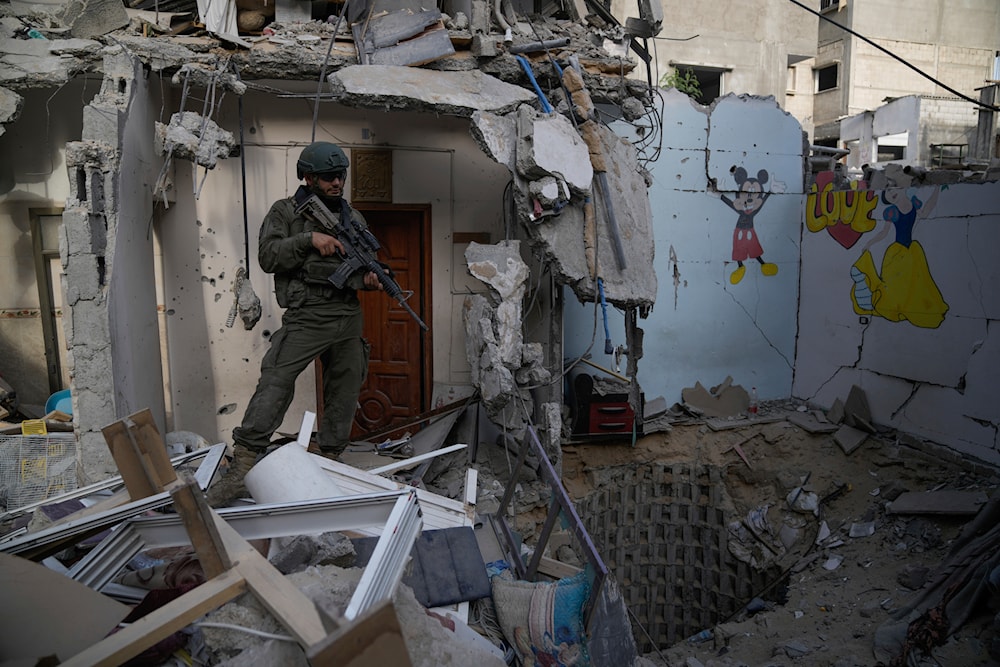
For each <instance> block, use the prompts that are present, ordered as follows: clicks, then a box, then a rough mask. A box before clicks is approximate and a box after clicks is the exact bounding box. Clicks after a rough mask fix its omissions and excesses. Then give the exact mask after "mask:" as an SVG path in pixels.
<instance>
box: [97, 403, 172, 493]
mask: <svg viewBox="0 0 1000 667" xmlns="http://www.w3.org/2000/svg"><path fill="white" fill-rule="evenodd" d="M101 432H102V433H103V434H104V440H105V441H106V442H107V443H108V447H109V448H110V449H111V456H112V457H113V458H114V460H115V465H117V466H118V471H119V472H120V473H121V476H122V479H123V480H124V482H125V488H127V489H128V493H129V497H131V498H132V500H139V499H140V498H146V497H148V496H152V495H155V494H157V493H160V492H162V491H163V487H164V486H166V485H167V484H170V483H171V482H174V481H176V480H177V472H176V471H175V470H174V468H173V466H172V465H171V464H170V457H169V456H168V455H167V448H166V445H164V444H163V439H162V438H161V437H160V433H159V431H158V430H157V428H156V423H155V422H154V421H153V414H152V413H151V412H150V411H149V409H148V408H147V409H145V410H141V411H139V412H137V413H135V414H133V415H129V416H128V417H126V418H125V419H121V420H119V421H116V422H114V423H113V424H109V425H108V426H105V427H104V428H103V429H101Z"/></svg>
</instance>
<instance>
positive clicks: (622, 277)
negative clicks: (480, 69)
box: [471, 106, 657, 310]
mask: <svg viewBox="0 0 1000 667" xmlns="http://www.w3.org/2000/svg"><path fill="white" fill-rule="evenodd" d="M471 121H472V135H473V137H474V138H475V140H476V142H477V143H478V144H479V146H480V147H481V148H482V149H483V150H484V152H485V153H486V154H487V155H489V156H490V157H492V158H493V159H494V160H496V161H497V162H498V163H500V164H504V165H505V166H507V167H508V168H509V169H510V170H511V173H512V175H513V176H514V182H515V185H516V187H515V190H514V196H515V201H516V202H517V204H518V206H517V213H518V216H519V218H520V221H521V222H522V223H523V225H524V227H525V229H526V230H527V232H528V235H529V238H530V239H531V241H532V242H533V244H534V245H535V246H536V248H535V249H536V250H537V251H540V252H541V254H542V255H544V257H545V259H546V260H551V261H552V265H553V271H554V272H555V273H556V274H557V275H558V276H559V278H560V279H561V282H564V283H565V284H567V285H569V286H570V287H571V288H572V289H573V291H574V293H575V294H576V296H577V298H578V299H579V300H580V301H582V302H592V301H594V300H595V299H596V298H597V285H596V280H595V276H594V275H592V272H591V268H590V265H589V262H588V260H587V245H588V244H589V243H591V244H593V245H594V246H596V251H597V252H596V254H597V276H596V277H600V278H601V279H602V280H603V283H604V291H605V297H606V299H607V301H608V302H609V303H613V304H615V305H618V306H622V307H638V308H640V309H643V310H644V309H648V308H651V307H652V305H653V303H654V302H655V300H656V289H657V281H656V272H655V271H654V269H653V253H654V243H653V216H652V210H651V208H650V205H649V197H648V194H647V187H648V183H647V180H646V176H645V174H644V173H641V172H640V170H639V167H638V158H637V155H636V152H635V148H634V147H633V146H632V144H630V143H629V142H628V141H626V140H624V139H622V138H620V137H619V136H618V135H616V134H615V133H614V132H613V131H611V130H610V129H608V128H606V127H603V126H598V128H597V131H598V135H599V137H600V141H601V145H602V148H603V150H604V155H605V159H606V164H607V165H608V172H607V174H606V175H607V180H608V184H609V187H608V190H609V191H610V192H608V193H605V192H603V191H600V189H599V188H593V186H592V184H591V183H590V182H589V181H588V180H587V174H589V175H590V176H591V179H590V180H593V178H592V177H593V173H594V172H593V170H592V169H591V168H590V166H591V165H590V158H589V152H588V149H587V146H586V144H584V143H583V141H582V139H580V138H579V135H578V134H576V131H575V130H574V129H573V127H572V125H571V123H570V121H569V120H567V119H566V118H564V117H562V116H555V115H545V114H540V113H537V112H535V111H534V110H533V109H531V108H530V107H526V106H522V107H521V108H520V109H519V110H518V114H517V120H516V122H515V121H512V120H511V119H510V118H509V117H508V118H498V117H496V116H494V115H492V114H489V113H478V114H474V115H473V117H472V119H471ZM539 144H540V145H541V148H544V150H541V148H540V147H539ZM581 163H582V166H581ZM567 174H568V175H571V176H570V177H569V178H567V176H566V175H567ZM570 178H571V179H572V181H570ZM547 179H554V180H555V181H556V182H557V183H558V182H568V185H569V187H570V190H571V192H570V195H571V196H570V198H569V201H568V202H565V204H564V205H563V206H562V207H561V208H560V209H559V210H549V211H542V214H541V215H538V209H537V208H536V206H535V201H534V198H533V194H534V191H535V189H537V188H538V187H539V186H537V185H534V186H533V185H532V184H533V183H536V182H539V181H544V182H546V183H547V182H548V180H547ZM595 182H596V181H595ZM587 188H591V195H590V196H591V201H592V203H593V211H594V216H595V231H594V233H595V238H594V239H593V240H591V239H587V238H585V232H584V230H585V228H586V225H585V204H587V203H588V202H587V197H586V194H585V193H586V192H587ZM609 203H610V207H611V209H612V211H613V214H614V219H615V221H616V223H617V227H618V233H619V236H620V238H621V241H622V245H623V248H624V252H625V256H626V257H627V258H628V264H627V267H626V269H625V270H621V269H619V267H618V264H617V260H616V258H615V253H614V249H613V236H612V231H611V228H610V225H609V221H610V219H611V218H610V217H609V215H608V207H607V204H609Z"/></svg>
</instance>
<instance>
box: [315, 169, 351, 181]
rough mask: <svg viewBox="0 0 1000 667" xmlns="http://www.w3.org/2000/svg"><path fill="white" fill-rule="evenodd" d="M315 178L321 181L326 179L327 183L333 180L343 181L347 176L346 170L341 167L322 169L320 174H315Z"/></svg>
mask: <svg viewBox="0 0 1000 667" xmlns="http://www.w3.org/2000/svg"><path fill="white" fill-rule="evenodd" d="M316 178H318V179H319V180H321V181H326V182H327V183H333V182H334V181H337V180H340V181H343V180H345V179H346V178H347V172H346V171H344V170H343V169H339V170H337V171H324V172H323V173H322V174H316Z"/></svg>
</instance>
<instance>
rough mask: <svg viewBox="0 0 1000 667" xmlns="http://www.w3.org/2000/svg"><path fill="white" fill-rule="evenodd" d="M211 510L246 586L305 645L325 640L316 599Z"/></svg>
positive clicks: (211, 514) (225, 546) (325, 634)
mask: <svg viewBox="0 0 1000 667" xmlns="http://www.w3.org/2000/svg"><path fill="white" fill-rule="evenodd" d="M209 512H210V516H211V517H212V519H213V520H214V521H215V528H216V530H217V531H218V533H219V537H220V538H221V540H222V544H223V547H224V551H225V553H226V554H227V555H228V557H229V559H230V560H231V561H233V562H234V563H235V565H234V566H233V570H230V572H232V571H236V572H238V573H239V574H240V576H241V577H243V578H244V579H245V580H246V585H247V587H248V588H249V589H250V590H251V591H253V592H254V594H255V595H256V596H257V599H258V600H260V602H261V604H263V605H264V607H266V608H267V610H268V611H270V612H271V613H272V614H274V617H275V618H276V619H278V621H279V622H280V623H281V624H282V625H284V626H285V628H286V629H287V630H288V631H289V632H291V633H292V635H293V636H294V637H295V639H296V640H297V641H298V642H299V644H301V645H302V646H303V647H308V646H312V645H313V644H315V643H317V642H319V641H321V640H323V639H324V638H325V637H326V636H327V632H326V628H325V627H324V625H323V620H322V618H321V617H320V615H319V611H318V610H317V609H316V605H315V604H313V601H312V600H310V599H309V598H308V597H306V595H305V593H303V592H302V591H300V590H299V589H298V588H296V587H295V586H294V585H293V584H292V582H291V581H289V580H288V579H286V578H285V577H284V576H283V575H282V574H281V573H280V572H278V570H276V569H275V568H274V566H273V565H271V563H269V562H268V560H267V559H266V558H265V557H264V556H262V555H261V554H260V552H259V551H257V550H256V549H255V548H253V546H252V545H251V544H250V543H249V542H247V541H246V540H244V539H243V538H242V537H241V536H240V534H239V533H237V532H236V530H235V529H234V528H233V527H232V526H230V525H229V524H228V523H226V522H225V520H224V519H223V518H222V517H220V516H219V515H218V514H216V513H215V511H213V510H209ZM195 590H197V589H195Z"/></svg>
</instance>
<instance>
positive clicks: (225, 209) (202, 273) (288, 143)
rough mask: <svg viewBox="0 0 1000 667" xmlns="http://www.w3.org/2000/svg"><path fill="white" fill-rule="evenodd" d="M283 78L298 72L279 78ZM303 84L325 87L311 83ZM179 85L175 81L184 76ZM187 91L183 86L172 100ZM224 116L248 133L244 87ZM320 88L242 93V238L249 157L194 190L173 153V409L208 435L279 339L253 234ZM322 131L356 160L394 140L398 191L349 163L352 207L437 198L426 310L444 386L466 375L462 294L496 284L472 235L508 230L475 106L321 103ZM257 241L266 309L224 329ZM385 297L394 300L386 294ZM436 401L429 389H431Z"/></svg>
mask: <svg viewBox="0 0 1000 667" xmlns="http://www.w3.org/2000/svg"><path fill="white" fill-rule="evenodd" d="M271 84H273V85H275V86H277V85H280V86H281V87H283V88H286V89H287V88H290V87H293V88H294V86H293V85H292V84H289V83H288V82H280V84H279V83H278V82H271ZM302 90H303V91H310V92H311V93H315V86H314V85H311V86H304V87H302ZM173 94H174V95H175V96H176V95H178V94H179V91H178V90H177V89H174V91H173ZM176 103H177V97H175V99H174V104H176ZM214 120H215V121H216V122H217V123H218V124H219V125H220V127H222V128H224V129H226V130H228V131H231V132H233V133H234V134H236V136H237V137H238V136H239V120H238V109H237V104H236V100H235V99H234V97H233V96H227V97H226V99H225V100H223V102H222V105H221V107H220V110H219V114H218V115H217V116H216V117H214ZM311 120H312V100H308V101H307V100H303V99H295V98H279V97H277V96H276V95H271V94H268V93H264V92H260V91H258V90H250V91H249V92H248V93H247V95H246V96H245V97H244V139H245V142H246V153H245V157H246V169H247V183H246V191H247V205H248V206H247V220H248V221H247V227H248V232H249V239H248V240H246V241H245V240H244V232H243V224H244V223H243V206H242V201H243V196H242V183H241V167H240V160H239V159H228V160H223V161H220V162H219V164H218V166H217V167H216V168H215V169H214V170H212V171H210V172H208V174H207V176H205V174H204V171H203V170H202V169H199V170H198V176H197V181H198V182H201V180H202V178H203V177H204V185H203V186H202V194H201V196H200V197H199V198H198V199H195V197H194V189H195V181H194V179H193V178H192V174H191V164H190V163H189V162H185V161H182V160H175V161H174V164H173V167H172V170H173V171H172V182H173V184H174V196H175V198H176V201H175V202H173V203H171V205H170V207H169V208H168V209H167V210H166V211H164V212H163V215H162V219H161V220H160V221H159V222H158V223H157V224H158V227H159V234H160V236H161V237H162V242H163V254H164V277H163V279H164V290H165V291H164V304H165V307H166V311H167V316H166V321H167V324H166V329H167V347H168V348H169V350H170V354H169V359H168V367H169V383H170V387H171V401H170V403H171V408H172V410H173V415H172V420H173V423H174V424H175V425H176V427H177V428H184V429H185V430H192V431H195V432H197V433H200V434H202V435H203V436H204V437H206V438H208V439H210V440H212V439H215V438H218V439H219V440H226V441H228V440H229V439H230V434H231V431H232V428H233V427H234V426H236V425H238V423H239V420H240V419H241V418H242V416H243V411H244V410H245V408H246V404H247V401H248V400H249V399H250V396H251V394H252V392H253V387H254V385H255V384H256V382H257V378H258V375H259V372H260V361H261V358H262V357H263V355H264V353H265V352H266V351H267V350H268V347H269V340H270V336H271V334H273V333H274V332H275V331H277V329H278V328H279V326H280V324H281V322H280V320H281V313H282V310H281V309H280V308H279V307H278V306H277V303H276V302H275V300H274V295H273V288H274V286H273V278H272V276H271V275H269V274H265V273H264V272H263V271H262V270H261V269H260V266H259V264H258V262H257V234H258V231H259V228H260V223H261V220H262V219H263V217H264V215H265V214H266V213H267V211H268V209H269V208H270V206H271V204H272V203H273V202H274V201H275V200H277V199H279V198H282V197H285V196H288V195H290V194H291V193H292V192H293V191H294V190H295V188H296V187H297V186H298V184H299V181H298V180H297V179H296V176H295V162H296V160H297V159H298V156H299V153H300V152H301V150H302V148H303V147H305V146H306V145H307V144H308V143H309V142H310V140H311V131H312V127H311ZM316 139H319V140H325V141H334V142H337V143H339V144H340V145H341V146H343V147H344V149H345V150H346V152H347V154H348V157H349V158H351V160H352V162H355V161H356V159H357V157H356V155H357V154H356V151H361V150H372V149H383V150H387V151H390V152H391V161H392V187H391V193H392V195H391V196H392V201H391V202H377V203H372V202H365V201H361V200H359V199H358V198H356V190H355V188H356V187H357V184H356V183H355V182H354V180H353V179H352V177H351V176H350V175H349V176H348V180H347V197H348V199H350V200H352V202H353V203H354V205H355V206H356V207H359V208H361V209H364V208H365V206H377V207H382V208H385V207H391V206H394V205H404V204H418V205H424V204H429V205H430V207H431V232H430V240H429V242H430V246H431V248H430V259H431V261H430V263H429V265H428V266H427V267H426V268H427V270H428V271H430V274H431V276H430V280H431V282H432V288H431V294H430V300H429V303H430V304H431V305H432V312H430V313H427V314H425V318H426V320H427V323H428V325H430V327H431V330H430V332H429V333H428V334H424V340H425V341H426V343H427V344H429V345H431V346H432V352H431V353H432V356H433V359H432V366H433V367H432V368H431V369H430V372H431V373H432V378H431V379H432V382H433V384H434V386H435V387H438V386H455V385H469V384H470V368H469V363H468V360H467V359H466V356H465V345H464V341H465V332H464V330H463V328H462V303H463V301H464V299H465V296H466V295H468V294H470V293H484V292H485V291H486V289H487V287H486V286H484V285H483V284H482V283H481V282H480V281H478V280H476V279H474V278H472V277H471V276H470V275H469V274H468V270H467V267H466V261H465V257H464V252H465V248H466V247H467V246H468V245H469V243H470V241H472V240H481V241H482V242H490V243H492V242H497V241H499V240H501V239H502V238H503V236H504V225H503V213H502V202H503V190H504V186H505V184H506V180H507V174H506V170H505V169H504V168H503V167H501V166H499V165H497V164H495V163H494V162H493V161H491V160H490V159H489V158H487V157H486V156H484V155H483V154H482V152H481V151H480V150H479V149H478V148H477V147H476V145H475V144H474V142H473V141H472V139H471V137H470V135H469V123H468V121H467V120H466V119H461V118H451V117H447V116H435V115H433V114H427V113H416V112H402V111H393V112H384V111H371V110H364V109H351V108H346V107H343V106H340V105H337V104H331V103H323V104H322V105H321V107H320V113H319V123H318V125H317V130H316ZM245 242H246V243H248V244H249V256H250V281H251V283H252V285H253V288H254V291H255V292H256V293H257V295H258V296H259V297H260V299H261V306H262V316H261V320H260V321H259V322H258V323H257V325H256V326H255V327H254V328H253V329H252V330H250V331H246V330H244V329H243V328H242V327H240V326H236V327H233V328H227V327H226V326H225V320H226V317H227V315H228V313H229V309H230V306H231V304H232V302H233V293H232V291H231V286H232V282H233V278H234V276H235V273H236V270H237V269H238V267H240V266H241V265H243V264H244V262H245V260H244V256H245V250H246V248H245V245H244V244H245ZM376 303H377V305H378V307H383V308H388V307H389V303H390V302H389V301H388V300H387V298H386V299H383V300H377V301H376ZM314 397H315V379H314V373H313V370H312V368H309V369H307V370H306V372H304V373H303V374H302V376H300V378H299V381H298V383H297V385H296V393H295V399H294V401H293V403H292V406H291V407H290V408H289V410H288V413H287V415H286V419H285V423H284V424H283V425H282V426H281V427H280V429H279V430H280V431H281V432H297V431H298V428H299V424H300V421H301V418H302V413H303V411H305V410H310V411H315V410H316V403H315V398H314ZM427 401H428V405H429V404H430V397H428V399H427Z"/></svg>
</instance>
